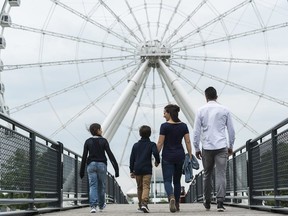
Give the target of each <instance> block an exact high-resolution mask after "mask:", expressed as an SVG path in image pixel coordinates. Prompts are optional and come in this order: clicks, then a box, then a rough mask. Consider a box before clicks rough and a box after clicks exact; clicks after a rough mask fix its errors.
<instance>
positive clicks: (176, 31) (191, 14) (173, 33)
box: [165, 0, 207, 43]
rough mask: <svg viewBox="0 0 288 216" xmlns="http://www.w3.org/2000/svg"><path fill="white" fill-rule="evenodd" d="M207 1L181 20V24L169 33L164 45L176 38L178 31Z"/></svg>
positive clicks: (204, 0)
mask: <svg viewBox="0 0 288 216" xmlns="http://www.w3.org/2000/svg"><path fill="white" fill-rule="evenodd" d="M206 2H207V0H203V1H202V2H200V4H199V5H198V6H197V7H196V8H195V9H194V10H193V11H192V12H191V13H190V14H189V15H188V16H187V17H186V18H185V19H184V20H183V22H182V23H181V24H180V25H179V26H178V27H177V28H176V29H175V30H174V31H173V32H172V33H171V35H170V36H169V37H168V38H167V39H166V40H165V43H169V42H170V40H171V39H172V38H173V37H174V36H176V35H177V34H178V33H179V32H180V30H181V29H182V28H183V27H184V26H185V25H186V24H187V23H188V22H189V21H190V20H191V18H192V17H193V16H194V15H195V14H196V13H197V12H198V11H199V10H200V9H201V8H202V6H203V5H204V4H206Z"/></svg>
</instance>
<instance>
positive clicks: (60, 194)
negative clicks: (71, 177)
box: [57, 142, 63, 208]
mask: <svg viewBox="0 0 288 216" xmlns="http://www.w3.org/2000/svg"><path fill="white" fill-rule="evenodd" d="M57 161H58V162H57V171H58V179H57V194H58V206H59V208H63V143H61V142H58V152H57Z"/></svg>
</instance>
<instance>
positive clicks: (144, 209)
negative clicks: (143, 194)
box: [141, 205, 149, 213]
mask: <svg viewBox="0 0 288 216" xmlns="http://www.w3.org/2000/svg"><path fill="white" fill-rule="evenodd" d="M141 210H142V211H143V212H144V213H149V208H148V206H147V205H142V206H141Z"/></svg>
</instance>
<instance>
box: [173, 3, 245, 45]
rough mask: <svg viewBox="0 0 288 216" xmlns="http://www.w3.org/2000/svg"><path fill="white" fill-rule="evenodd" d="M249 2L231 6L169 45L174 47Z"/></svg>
mask: <svg viewBox="0 0 288 216" xmlns="http://www.w3.org/2000/svg"><path fill="white" fill-rule="evenodd" d="M249 3H251V0H246V1H243V2H242V3H240V4H239V5H237V6H235V7H233V8H231V9H230V10H228V11H226V12H224V13H222V14H220V15H219V16H218V17H216V18H214V19H212V20H210V21H209V22H207V23H205V24H203V25H202V26H200V27H198V28H196V29H195V30H193V31H191V32H190V33H188V34H186V35H184V36H182V37H180V38H179V39H177V40H175V41H173V42H171V47H174V46H175V45H177V44H179V43H181V42H183V41H185V40H186V39H188V38H189V37H191V36H193V35H194V34H197V33H199V32H200V31H201V30H203V29H205V28H207V27H209V26H211V25H213V24H215V23H217V22H219V20H221V19H223V18H224V17H226V16H228V15H230V14H232V13H234V12H235V11H237V10H239V9H241V8H242V7H244V6H246V5H247V4H249Z"/></svg>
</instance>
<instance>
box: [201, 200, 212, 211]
mask: <svg viewBox="0 0 288 216" xmlns="http://www.w3.org/2000/svg"><path fill="white" fill-rule="evenodd" d="M203 205H204V207H205V209H206V211H210V208H211V205H210V202H207V201H205V202H204V203H203Z"/></svg>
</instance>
